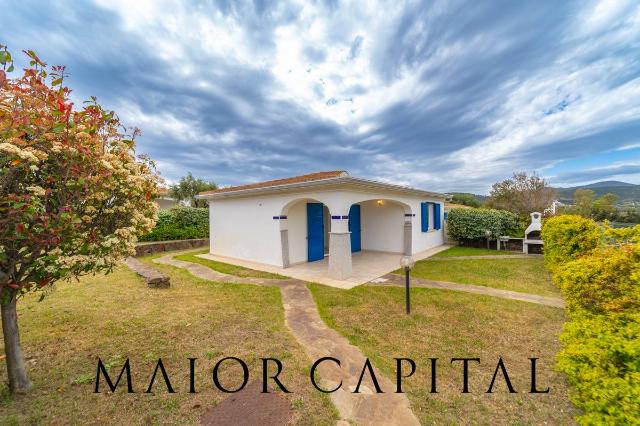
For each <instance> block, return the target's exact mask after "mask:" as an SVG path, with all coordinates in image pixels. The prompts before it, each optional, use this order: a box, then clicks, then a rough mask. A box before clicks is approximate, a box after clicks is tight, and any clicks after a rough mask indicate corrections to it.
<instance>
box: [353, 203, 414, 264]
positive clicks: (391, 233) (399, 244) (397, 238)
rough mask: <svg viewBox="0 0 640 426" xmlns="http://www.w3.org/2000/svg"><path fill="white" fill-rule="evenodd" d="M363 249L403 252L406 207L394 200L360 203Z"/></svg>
mask: <svg viewBox="0 0 640 426" xmlns="http://www.w3.org/2000/svg"><path fill="white" fill-rule="evenodd" d="M360 206H361V207H360V216H361V219H360V220H361V222H362V223H361V225H362V226H361V230H362V231H361V232H362V237H361V238H362V249H363V250H375V251H387V252H393V253H402V252H403V251H404V208H403V207H402V206H401V205H400V204H396V203H394V202H392V201H388V200H382V202H381V203H378V202H377V200H371V201H365V202H362V203H360Z"/></svg>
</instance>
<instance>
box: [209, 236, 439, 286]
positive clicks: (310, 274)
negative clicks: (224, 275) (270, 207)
mask: <svg viewBox="0 0 640 426" xmlns="http://www.w3.org/2000/svg"><path fill="white" fill-rule="evenodd" d="M449 247H450V246H448V245H442V246H438V247H435V248H432V249H429V250H425V251H423V252H420V253H417V254H414V255H413V258H414V259H415V260H422V259H425V258H427V257H430V256H433V255H434V254H436V253H438V252H440V251H442V250H446V249H447V248H449ZM199 256H200V257H203V258H205V259H212V260H217V261H220V262H226V263H231V264H234V265H239V266H244V267H245V268H251V269H257V270H260V271H266V272H272V273H276V274H281V275H286V276H288V277H291V278H297V279H300V280H304V281H311V282H314V283H320V284H325V285H329V286H332V287H338V288H343V289H349V288H353V287H355V286H357V285H360V284H364V283H366V282H369V281H371V280H373V279H375V278H378V277H380V276H382V275H385V274H388V273H389V272H392V271H395V270H396V269H398V268H399V267H400V258H401V257H402V255H401V254H399V253H384V252H374V251H361V252H358V253H354V254H353V257H352V259H353V260H352V262H353V273H352V275H351V277H349V278H347V279H345V280H336V279H333V278H330V277H329V276H328V272H327V269H328V257H325V258H324V260H318V261H316V262H309V263H299V264H297V265H292V266H290V267H289V268H286V269H285V268H280V267H277V266H273V265H265V264H262V263H256V262H251V261H248V260H241V259H233V258H229V257H224V256H217V255H212V254H201V255H199Z"/></svg>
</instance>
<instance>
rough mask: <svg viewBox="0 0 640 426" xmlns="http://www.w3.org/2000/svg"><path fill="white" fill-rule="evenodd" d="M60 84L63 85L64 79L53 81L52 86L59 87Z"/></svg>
mask: <svg viewBox="0 0 640 426" xmlns="http://www.w3.org/2000/svg"><path fill="white" fill-rule="evenodd" d="M60 83H62V77H60V78H56V79H55V80H53V81H52V82H51V85H52V86H57V85H58V84H60Z"/></svg>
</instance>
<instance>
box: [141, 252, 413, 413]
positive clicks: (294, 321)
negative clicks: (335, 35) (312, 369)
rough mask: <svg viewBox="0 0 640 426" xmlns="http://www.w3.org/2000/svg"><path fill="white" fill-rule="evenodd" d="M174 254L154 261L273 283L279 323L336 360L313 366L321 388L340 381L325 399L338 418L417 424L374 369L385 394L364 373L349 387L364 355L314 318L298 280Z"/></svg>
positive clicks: (203, 274) (211, 276) (219, 277)
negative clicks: (241, 272)
mask: <svg viewBox="0 0 640 426" xmlns="http://www.w3.org/2000/svg"><path fill="white" fill-rule="evenodd" d="M175 255H176V253H172V254H168V255H165V256H162V257H159V258H156V259H154V260H153V261H154V262H156V263H161V264H165V265H172V266H177V267H179V268H184V269H187V270H188V271H189V272H191V274H193V275H194V276H196V277H198V278H203V279H206V280H212V281H219V282H220V281H222V282H229V283H248V284H256V285H276V286H278V287H280V291H281V293H282V303H283V305H284V311H285V323H286V325H287V327H288V328H289V330H290V331H291V333H292V334H293V335H294V336H295V337H296V339H297V340H298V341H299V342H300V343H301V344H302V346H303V347H304V349H305V351H306V352H307V354H308V355H309V357H310V358H311V359H313V360H317V359H319V358H322V357H333V358H337V359H339V360H340V362H341V365H340V367H338V366H337V365H336V364H335V363H333V362H330V361H328V362H324V363H322V364H321V365H320V366H319V367H318V370H317V371H318V373H319V374H320V377H321V378H322V385H323V386H324V387H325V389H333V388H335V387H337V386H338V384H339V383H340V382H342V386H341V388H340V389H339V390H337V391H336V392H333V393H331V394H330V395H331V400H332V402H333V404H334V405H335V406H336V408H337V409H338V412H339V413H340V417H341V419H342V421H347V422H353V423H355V424H359V425H390V426H393V425H419V424H420V423H419V422H418V419H417V418H416V417H415V415H414V414H413V412H412V411H411V408H410V407H409V400H408V398H407V397H406V395H405V394H397V393H394V391H395V386H394V384H393V383H392V382H391V380H389V379H387V378H386V377H384V376H383V375H382V374H381V373H380V372H379V371H378V370H377V369H376V370H375V374H376V378H377V379H378V384H379V386H380V388H381V389H382V390H383V391H384V392H385V393H380V394H378V393H375V387H374V385H373V382H372V381H371V378H370V376H369V374H368V373H367V374H365V379H364V380H363V381H362V384H361V386H360V393H358V394H355V393H353V392H352V391H353V390H354V389H355V386H356V384H357V382H358V378H359V377H360V373H361V372H362V368H363V366H364V364H365V359H366V358H365V356H364V354H363V353H362V352H361V351H360V349H359V348H358V347H356V346H354V345H352V344H350V343H349V341H348V340H347V339H346V338H345V337H343V336H342V335H340V334H339V333H338V332H336V331H335V330H333V329H331V328H329V327H328V326H327V325H326V324H325V323H324V322H323V321H322V319H321V318H320V314H319V313H318V309H317V307H316V304H315V302H314V300H313V297H312V295H311V292H310V291H309V289H308V288H307V286H306V285H305V284H306V283H305V282H304V281H300V280H293V279H287V280H273V279H261V278H243V277H234V276H230V275H226V274H222V273H220V272H216V271H214V270H212V269H210V268H208V267H206V266H203V265H198V264H195V263H191V262H185V261H182V260H177V259H173V256H175Z"/></svg>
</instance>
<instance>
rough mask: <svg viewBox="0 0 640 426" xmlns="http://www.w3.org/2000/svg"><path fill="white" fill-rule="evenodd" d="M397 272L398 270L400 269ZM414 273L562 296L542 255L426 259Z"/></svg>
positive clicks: (429, 277) (512, 289)
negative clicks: (533, 256)
mask: <svg viewBox="0 0 640 426" xmlns="http://www.w3.org/2000/svg"><path fill="white" fill-rule="evenodd" d="M396 272H397V271H396ZM411 275H412V276H414V277H418V278H424V279H428V280H434V281H449V282H454V283H460V284H475V285H481V286H486V287H493V288H500V289H504V290H511V291H519V292H522V293H531V294H538V295H541V296H553V297H559V296H560V291H559V290H558V288H557V287H556V286H555V285H554V284H553V282H552V281H551V277H550V275H549V273H548V272H547V270H546V269H545V267H544V263H543V259H542V258H537V257H535V258H528V259H473V258H472V257H470V258H468V259H460V260H446V261H445V260H441V261H438V260H428V259H426V260H422V261H419V262H416V264H415V266H414V267H413V269H412V270H411Z"/></svg>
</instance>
